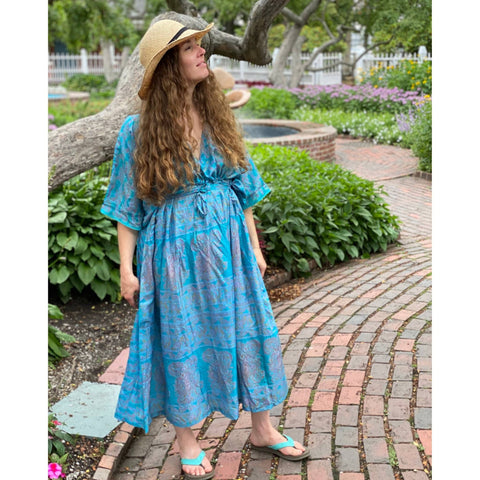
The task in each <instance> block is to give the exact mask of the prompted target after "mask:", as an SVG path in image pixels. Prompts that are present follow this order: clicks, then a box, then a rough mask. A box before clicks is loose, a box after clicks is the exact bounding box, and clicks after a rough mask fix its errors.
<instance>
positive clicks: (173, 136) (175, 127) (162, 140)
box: [134, 47, 249, 204]
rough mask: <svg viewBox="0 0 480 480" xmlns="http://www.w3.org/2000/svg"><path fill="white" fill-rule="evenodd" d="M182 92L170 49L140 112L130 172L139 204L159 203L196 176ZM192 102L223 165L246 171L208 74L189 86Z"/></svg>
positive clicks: (239, 143)
mask: <svg viewBox="0 0 480 480" xmlns="http://www.w3.org/2000/svg"><path fill="white" fill-rule="evenodd" d="M186 91H187V84H186V82H185V80H184V79H183V77H182V75H181V73H180V69H179V60H178V47H176V48H172V49H171V50H169V51H168V52H167V53H166V54H165V56H164V57H163V58H162V60H161V61H160V62H159V64H158V66H157V68H156V70H155V73H154V75H153V78H152V83H151V87H150V90H149V92H148V95H147V98H146V99H145V100H144V101H143V102H142V107H141V111H140V122H139V126H138V129H137V132H136V137H135V139H136V149H135V153H134V160H135V170H134V172H135V186H136V191H137V196H138V198H140V199H142V200H146V201H149V202H152V203H154V204H160V203H162V201H163V200H164V199H165V197H166V196H167V195H169V194H171V193H174V192H175V191H177V190H178V189H180V188H182V187H184V186H185V185H187V184H189V183H193V181H194V176H195V173H197V172H198V164H197V162H196V161H195V158H194V156H193V152H194V151H195V149H196V147H197V146H198V145H197V142H196V141H195V140H194V139H193V138H188V137H187V136H186V135H185V131H187V132H191V131H192V125H191V121H190V115H189V114H188V113H189V107H188V104H187V99H186V95H185V92H186ZM193 102H194V104H195V107H196V109H197V110H198V112H199V115H200V117H201V120H202V122H203V126H204V129H205V127H207V128H208V132H209V134H210V136H211V138H212V140H213V142H214V143H215V145H216V147H217V149H218V150H219V152H220V153H221V154H222V156H223V158H224V160H225V163H226V165H228V166H230V167H233V168H240V169H242V170H245V169H247V168H248V166H249V163H248V160H247V157H246V151H245V144H244V141H243V138H242V136H241V133H240V130H239V126H238V124H237V121H236V119H235V116H234V115H233V112H232V109H231V108H230V106H229V105H228V102H227V100H226V98H225V95H224V93H223V91H222V90H221V88H220V85H219V84H218V82H217V80H216V79H215V76H214V74H213V73H212V71H211V70H210V69H209V76H208V77H207V78H206V79H205V80H203V81H201V82H200V83H198V84H197V86H196V87H195V90H194V93H193ZM185 122H187V125H185ZM185 126H186V127H187V128H185Z"/></svg>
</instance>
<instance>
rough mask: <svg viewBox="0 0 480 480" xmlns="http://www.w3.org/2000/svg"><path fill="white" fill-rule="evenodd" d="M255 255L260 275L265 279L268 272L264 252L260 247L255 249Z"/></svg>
mask: <svg viewBox="0 0 480 480" xmlns="http://www.w3.org/2000/svg"><path fill="white" fill-rule="evenodd" d="M253 253H254V254H255V258H256V259H257V265H258V268H259V269H260V273H261V274H262V277H263V276H264V275H265V271H266V270H267V262H266V261H265V259H264V258H263V254H262V250H261V249H260V247H256V248H254V249H253Z"/></svg>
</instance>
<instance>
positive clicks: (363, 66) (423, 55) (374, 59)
mask: <svg viewBox="0 0 480 480" xmlns="http://www.w3.org/2000/svg"><path fill="white" fill-rule="evenodd" d="M405 60H413V61H414V62H418V63H422V62H424V61H431V60H432V55H431V54H429V53H427V51H426V49H425V47H420V49H419V51H418V53H414V54H408V53H400V54H395V55H389V54H375V55H374V54H373V53H367V54H365V55H364V56H363V57H362V58H361V59H360V60H359V61H358V63H357V66H356V70H355V76H356V77H357V76H359V75H360V72H361V71H362V70H363V71H364V72H369V71H370V69H371V68H383V69H387V67H390V66H394V67H395V66H397V65H398V64H399V63H400V62H402V61H405Z"/></svg>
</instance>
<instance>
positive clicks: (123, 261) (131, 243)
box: [117, 222, 140, 307]
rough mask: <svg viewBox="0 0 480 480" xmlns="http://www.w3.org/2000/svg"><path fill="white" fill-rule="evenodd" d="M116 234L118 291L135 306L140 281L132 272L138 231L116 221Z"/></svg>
mask: <svg viewBox="0 0 480 480" xmlns="http://www.w3.org/2000/svg"><path fill="white" fill-rule="evenodd" d="M117 234H118V251H119V253H120V293H121V294H122V297H123V298H125V300H126V301H127V302H128V303H129V304H130V305H131V306H132V307H136V306H137V305H136V301H135V294H136V293H137V292H139V291H140V283H139V281H138V278H137V277H136V276H135V275H134V274H133V254H134V252H135V245H136V244H137V236H138V232H137V231H136V230H132V229H131V228H128V227H127V226H125V225H123V224H122V223H120V222H118V223H117Z"/></svg>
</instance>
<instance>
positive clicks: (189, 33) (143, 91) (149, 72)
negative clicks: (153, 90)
mask: <svg viewBox="0 0 480 480" xmlns="http://www.w3.org/2000/svg"><path fill="white" fill-rule="evenodd" d="M213 25H214V24H213V23H209V24H208V25H207V26H206V27H205V28H204V29H203V30H193V29H188V30H185V31H184V32H183V33H182V34H181V35H180V36H179V37H178V38H177V39H176V40H175V41H173V42H171V43H169V44H168V45H167V46H166V47H164V48H163V49H162V50H160V51H159V52H158V53H157V54H156V55H155V56H154V57H153V58H152V59H151V60H150V62H149V63H148V65H147V66H146V67H145V73H144V74H143V80H142V85H141V86H140V90H139V91H138V96H139V97H140V98H141V99H142V100H145V99H146V98H147V93H148V90H149V88H150V84H151V82H152V77H153V73H154V72H155V69H156V68H157V65H158V63H159V62H160V60H161V59H162V57H163V56H164V55H165V53H166V52H167V51H168V50H170V49H171V48H173V47H175V46H176V45H178V44H180V43H182V42H185V41H186V40H188V39H189V38H199V39H200V38H203V37H204V36H205V35H206V34H207V33H208V32H209V31H210V30H211V29H212V28H213Z"/></svg>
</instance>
